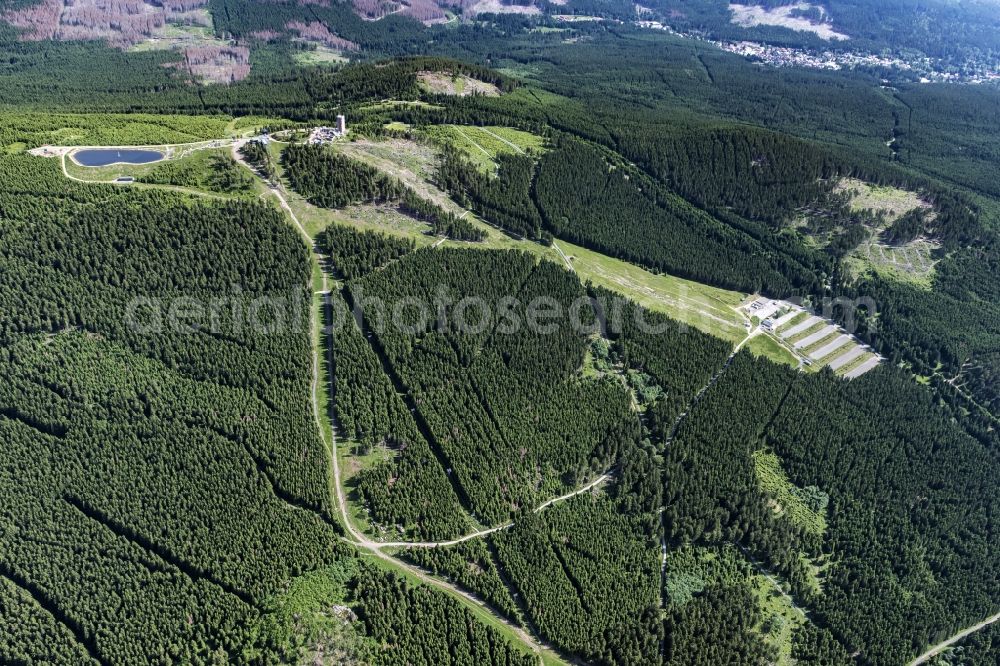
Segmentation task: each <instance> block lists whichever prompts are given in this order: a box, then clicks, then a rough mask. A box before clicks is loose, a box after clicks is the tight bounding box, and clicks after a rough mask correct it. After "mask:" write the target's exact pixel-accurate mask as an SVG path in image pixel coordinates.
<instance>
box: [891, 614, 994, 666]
mask: <svg viewBox="0 0 1000 666" xmlns="http://www.w3.org/2000/svg"><path fill="white" fill-rule="evenodd" d="M998 620H1000V613H997V614H996V615H992V616H990V617H988V618H986V619H985V620H983V621H982V622H980V623H979V624H974V625H972V626H971V627H969V628H967V629H963V630H962V631H960V632H958V633H957V634H955V635H954V636H952V637H951V638H947V639H945V640H943V641H941V642H940V643H938V644H937V645H935V646H934V647H932V648H930V649H929V650H927V651H926V652H924V653H923V654H922V655H920V656H919V657H917V658H916V659H914V660H913V661H911V662H910V663H909V664H907V665H906V666H918V665H919V664H924V663H927V661H928V660H930V659H933V658H934V657H936V656H938V655H939V654H941V653H942V652H944V650H945V649H947V648H948V647H949V646H951V645H954V644H955V643H957V642H959V641H960V640H962V639H963V638H965V637H966V636H969V635H971V634H974V633H976V632H977V631H979V630H980V629H983V628H985V627H988V626H990V625H991V624H993V623H994V622H996V621H998Z"/></svg>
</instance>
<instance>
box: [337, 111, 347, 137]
mask: <svg viewBox="0 0 1000 666" xmlns="http://www.w3.org/2000/svg"><path fill="white" fill-rule="evenodd" d="M337 134H340V135H344V134H347V119H346V118H344V115H343V114H340V115H338V116H337Z"/></svg>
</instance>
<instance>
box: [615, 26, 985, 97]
mask: <svg viewBox="0 0 1000 666" xmlns="http://www.w3.org/2000/svg"><path fill="white" fill-rule="evenodd" d="M635 25H637V26H638V27H640V28H648V29H650V30H663V31H665V32H669V33H671V34H674V35H678V36H680V37H685V38H687V39H697V40H699V41H705V42H709V43H711V44H714V45H715V46H717V47H719V48H720V49H722V50H723V51H727V52H729V53H735V54H737V55H741V56H743V57H745V58H750V59H752V60H757V61H759V62H762V63H764V64H766V65H771V66H772V67H806V68H808V69H826V70H841V69H856V68H859V67H863V68H884V69H894V70H897V71H899V72H909V73H912V74H913V75H914V77H915V80H918V81H919V82H920V83H968V84H980V83H997V82H1000V63H998V62H995V61H987V62H981V63H980V62H968V63H966V64H965V66H964V67H963V68H962V71H954V70H953V69H952V68H947V69H946V68H945V66H944V65H942V64H941V63H939V62H935V61H934V60H933V59H932V58H927V57H913V58H910V59H907V58H903V57H900V56H892V55H878V54H874V53H864V52H860V51H811V50H807V49H797V48H791V47H786V46H772V45H770V44H762V43H759V42H749V41H741V42H721V41H714V40H711V39H707V38H706V37H704V36H702V35H698V34H693V33H685V32H677V31H675V30H674V29H673V28H671V27H670V26H668V25H666V24H665V23H662V22H660V21H647V20H642V21H636V22H635Z"/></svg>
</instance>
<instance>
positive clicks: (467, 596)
mask: <svg viewBox="0 0 1000 666" xmlns="http://www.w3.org/2000/svg"><path fill="white" fill-rule="evenodd" d="M238 148H239V146H238V144H237V143H234V144H233V146H232V151H233V158H234V159H235V160H236V161H237V163H239V164H240V165H242V166H243V167H245V168H246V169H248V170H249V171H250V172H251V173H253V174H254V176H256V177H258V178H259V177H260V176H259V175H258V174H257V172H256V170H254V169H253V168H252V167H251V166H250V165H249V164H248V163H247V162H246V161H244V160H243V159H242V156H241V155H240V154H239V150H238ZM268 190H269V191H270V193H271V194H273V195H274V197H275V198H276V199H277V200H278V203H279V204H280V206H281V208H282V210H284V211H285V212H286V213H287V214H288V216H289V218H290V219H291V220H292V222H293V223H294V224H295V227H296V229H297V230H298V232H299V234H301V235H302V238H303V239H304V240H305V242H306V244H307V245H308V246H309V249H310V257H311V259H312V262H313V263H314V265H316V266H318V268H319V275H320V284H319V285H315V284H314V285H313V288H314V292H316V293H318V294H321V295H323V298H324V303H325V299H326V296H325V295H326V294H328V293H329V290H330V287H329V279H328V277H327V274H326V271H325V270H324V269H323V266H322V262H320V258H319V256H318V255H317V253H316V249H315V247H314V245H313V239H312V238H311V237H310V236H309V234H308V233H307V232H306V230H305V227H303V226H302V223H301V221H300V220H299V219H298V217H297V216H296V215H295V213H294V212H293V211H292V208H291V206H289V205H288V201H287V200H286V199H285V196H284V193H283V192H282V187H281V184H280V183H276V184H275V185H273V186H272V185H270V184H268ZM317 287H318V288H317ZM309 318H310V331H311V332H310V335H311V337H312V382H311V389H310V392H311V396H310V400H311V402H312V411H313V417H314V419H315V421H316V428H317V430H318V431H319V436H320V441H321V442H322V443H323V447H324V448H325V449H326V451H327V454H328V456H329V470H330V475H331V478H330V486H331V488H330V495H331V497H330V499H331V500H332V501H334V503H335V504H336V505H337V510H338V512H339V514H340V520H341V522H342V524H343V526H344V529H345V530H346V531H347V534H348V536H349V539H348V541H350V542H351V543H352V544H353V545H354V546H356V547H358V548H361V549H363V550H365V551H368V552H369V553H370V554H371V555H373V556H374V557H377V558H378V559H380V560H382V561H384V562H386V563H387V564H389V565H391V566H392V567H393V568H395V569H401V570H403V571H405V572H406V573H407V574H409V575H411V576H413V577H415V578H417V579H418V580H420V581H421V582H423V583H426V584H427V585H431V586H433V587H436V588H438V589H440V590H442V591H443V592H445V593H447V594H450V595H451V596H452V597H457V598H458V600H459V601H462V602H463V603H465V604H471V605H472V606H474V607H475V611H479V612H481V613H483V612H485V613H487V614H488V615H489V617H490V618H491V619H492V620H493V621H495V622H498V623H499V624H501V625H503V627H504V628H505V629H506V630H508V631H509V632H512V633H513V634H514V636H515V637H516V638H517V639H519V640H520V641H521V642H522V643H523V644H524V646H525V647H527V648H528V650H529V651H531V652H532V653H533V654H535V655H536V656H537V657H538V658H539V663H548V662H550V661H552V660H553V659H555V658H558V657H557V656H556V655H557V652H556V650H555V648H554V647H553V646H552V645H551V644H549V643H547V642H545V641H542V640H540V639H537V638H535V637H534V636H532V635H531V634H529V633H528V632H527V631H526V630H525V629H524V628H523V627H520V626H518V625H516V624H514V623H512V622H510V621H509V620H507V619H506V618H504V617H503V616H502V615H500V614H499V613H497V612H496V611H495V610H494V609H493V608H492V607H490V606H489V605H488V604H487V603H486V602H484V601H483V600H482V599H480V598H479V597H477V596H476V595H474V594H472V593H470V592H467V591H466V590H463V589H461V588H459V587H458V586H456V585H453V584H451V583H449V582H447V581H443V580H441V579H439V578H435V577H434V576H431V575H430V574H428V573H426V572H424V571H423V570H421V569H420V568H419V567H416V566H413V565H411V564H408V563H406V562H404V561H402V560H400V559H397V558H395V557H393V556H392V555H389V554H388V553H385V552H383V550H382V549H383V548H387V547H391V546H394V545H395V546H397V547H433V546H435V545H449V544H450V543H460V542H461V541H468V540H469V539H474V538H477V537H480V536H484V535H486V534H490V533H492V532H496V531H498V530H501V529H506V528H507V527H510V525H512V524H513V523H510V524H507V525H501V526H498V527H495V528H491V529H489V530H482V531H480V532H476V533H473V534H470V535H466V536H464V537H460V538H459V539H457V540H454V541H452V542H439V543H437V542H436V543H423V544H420V543H408V542H407V543H397V544H391V543H380V542H377V541H373V540H372V539H370V538H369V537H368V536H366V535H365V534H364V533H362V532H360V531H359V530H358V529H357V528H355V526H354V524H353V522H352V521H351V518H350V516H349V515H348V511H347V496H346V494H345V493H344V485H343V480H342V476H341V471H340V461H339V458H338V456H337V438H336V435H335V434H334V433H333V430H332V428H329V429H328V428H327V427H326V426H325V425H324V423H323V420H322V419H323V417H322V413H323V412H322V410H321V408H320V407H321V406H320V395H319V393H320V391H319V382H320V367H321V365H322V362H321V359H320V347H321V346H322V340H321V337H320V322H319V317H318V310H317V308H315V307H313V308H311V313H310V317H309ZM607 478H608V475H606V474H605V475H602V476H601V477H598V478H597V479H596V480H595V481H593V482H592V483H590V484H589V485H588V486H585V487H584V488H581V489H578V490H576V491H574V492H572V493H569V494H567V495H564V496H563V497H558V498H554V499H552V500H549V501H548V502H546V503H545V504H543V505H540V506H539V507H538V508H537V509H536V510H541V509H543V508H545V507H546V506H548V505H550V504H553V503H555V502H556V501H561V500H563V499H568V498H569V497H572V496H574V495H577V494H579V493H581V492H585V491H586V490H589V489H590V488H593V487H594V486H596V485H597V484H598V483H600V482H602V481H605V480H607ZM475 611H473V612H475ZM542 652H545V653H547V654H546V655H545V656H546V657H547V658H548V659H543V656H542ZM559 660H560V661H564V660H562V659H561V658H559Z"/></svg>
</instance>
